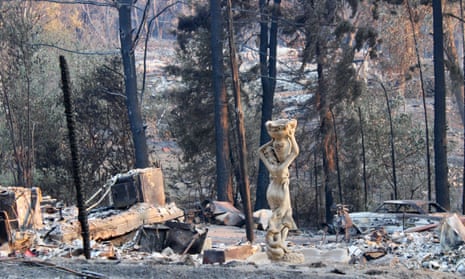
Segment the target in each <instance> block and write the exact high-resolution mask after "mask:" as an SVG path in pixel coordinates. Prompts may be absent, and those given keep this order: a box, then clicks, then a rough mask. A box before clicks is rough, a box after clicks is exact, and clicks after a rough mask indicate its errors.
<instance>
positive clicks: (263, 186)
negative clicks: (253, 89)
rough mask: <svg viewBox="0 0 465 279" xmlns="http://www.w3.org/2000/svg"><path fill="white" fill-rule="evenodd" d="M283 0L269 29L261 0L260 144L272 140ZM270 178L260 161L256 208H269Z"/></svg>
mask: <svg viewBox="0 0 465 279" xmlns="http://www.w3.org/2000/svg"><path fill="white" fill-rule="evenodd" d="M280 5H281V0H274V5H273V10H272V14H271V26H270V28H269V29H268V23H269V15H268V13H267V8H266V6H267V1H265V0H260V1H259V9H260V48H259V51H260V75H261V82H262V92H263V96H262V117H261V126H260V127H261V128H260V146H262V145H263V144H265V143H267V142H268V141H269V140H270V136H269V135H268V133H267V131H266V127H265V123H266V121H268V120H271V119H272V117H273V99H274V91H275V85H276V53H277V46H278V43H277V36H278V16H279V12H280ZM268 54H269V55H268ZM269 183H270V178H269V175H268V170H267V169H266V167H265V165H264V164H263V162H261V161H260V163H259V167H258V180H257V191H256V198H255V210H258V209H262V208H268V202H267V200H266V190H267V188H268V184H269Z"/></svg>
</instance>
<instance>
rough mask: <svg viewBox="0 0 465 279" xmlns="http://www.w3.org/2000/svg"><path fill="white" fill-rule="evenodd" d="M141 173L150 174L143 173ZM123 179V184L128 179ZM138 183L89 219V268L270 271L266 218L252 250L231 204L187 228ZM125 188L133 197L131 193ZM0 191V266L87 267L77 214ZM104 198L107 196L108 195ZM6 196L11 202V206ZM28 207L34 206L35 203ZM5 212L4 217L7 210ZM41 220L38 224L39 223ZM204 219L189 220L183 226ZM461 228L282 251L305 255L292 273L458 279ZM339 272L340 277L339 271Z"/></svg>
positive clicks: (323, 241)
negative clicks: (62, 262) (347, 271)
mask: <svg viewBox="0 0 465 279" xmlns="http://www.w3.org/2000/svg"><path fill="white" fill-rule="evenodd" d="M135 173H142V172H132V173H131V176H133V175H134V174H135ZM143 173H144V174H143V175H147V173H150V174H153V173H155V172H151V171H150V170H144V171H143ZM136 175H138V174H136ZM125 179H126V180H125V181H126V182H124V183H127V181H128V180H127V177H126V178H125ZM114 181H120V182H121V181H122V180H114ZM134 181H136V182H135V183H134ZM140 181H142V180H141V179H140V178H136V179H134V180H133V182H131V183H132V184H131V185H132V186H128V185H129V184H128V185H126V186H124V188H125V189H126V190H127V191H129V192H131V191H132V193H139V194H137V195H138V199H140V200H137V199H136V201H137V202H135V203H134V204H132V201H131V202H129V203H126V205H125V206H113V207H112V206H110V207H101V208H94V209H92V210H90V211H89V214H88V217H89V231H90V240H91V250H92V252H91V258H92V259H93V260H97V259H100V260H107V261H129V262H134V261H136V262H137V261H152V262H156V263H163V264H166V263H182V264H184V265H190V266H196V267H197V266H200V265H208V264H220V265H226V264H229V263H232V262H234V263H244V264H246V263H253V264H254V265H256V266H267V265H270V266H273V264H275V262H274V261H273V260H272V259H270V258H269V257H268V256H267V253H266V250H267V246H266V243H265V237H266V231H265V230H266V229H267V227H268V221H269V217H270V215H271V214H270V211H269V210H260V211H257V212H255V213H254V218H255V223H256V232H255V234H256V236H257V238H256V242H254V243H249V242H248V241H246V236H245V230H244V228H242V227H241V224H243V219H242V217H241V216H243V215H241V212H240V211H239V210H238V209H236V208H234V206H232V205H231V204H229V203H225V202H218V201H211V200H208V201H205V202H204V203H203V208H202V209H201V210H200V211H199V212H197V213H196V214H198V215H202V218H203V221H209V222H207V223H202V224H200V223H199V222H189V221H188V222H186V218H185V217H186V216H187V215H188V213H187V212H190V213H189V214H191V213H192V212H194V211H185V210H182V209H180V208H178V207H177V206H176V204H175V203H164V202H162V201H160V200H159V199H156V198H154V197H150V196H147V195H144V191H145V190H144V187H145V189H149V190H150V189H151V187H162V186H163V185H162V184H159V185H158V186H151V187H148V186H147V185H145V186H144V185H140V184H139V183H140ZM142 183H145V182H142ZM116 184H118V183H116ZM116 184H115V185H116ZM121 187H122V186H121ZM130 187H136V188H137V189H138V190H134V191H133V190H130ZM147 187H148V188H147ZM0 190H1V191H2V192H1V193H0V206H1V205H2V204H8V205H9V206H16V209H17V211H15V212H13V211H6V210H3V211H0V213H2V214H3V215H1V214H0V259H24V260H28V261H29V260H31V259H34V260H36V261H37V262H38V263H42V262H43V263H42V264H46V261H48V260H50V259H57V258H63V259H84V255H83V249H82V247H83V245H82V240H81V236H80V227H79V222H78V221H77V217H76V216H77V208H76V207H73V206H71V207H65V206H63V205H62V204H60V202H58V201H56V200H55V199H52V198H50V197H42V196H41V194H40V189H39V188H35V189H34V191H32V190H31V189H23V188H21V187H13V188H10V187H2V188H0ZM120 190H121V189H120ZM120 190H118V191H117V192H118V193H120V192H119V191H120ZM158 190H159V189H158ZM106 191H107V192H108V193H111V190H110V191H108V189H106ZM138 191H139V192H138ZM2 193H3V194H2ZM6 193H8V194H6ZM34 193H35V194H34ZM137 195H136V196H137ZM11 196H15V197H16V198H15V202H13V199H11ZM2 197H3V199H2ZM114 197H116V199H119V201H117V203H118V204H119V205H122V204H124V202H125V201H130V199H126V198H123V197H118V195H114ZM141 197H142V198H141ZM32 199H36V200H35V202H32ZM116 199H113V201H116ZM144 199H147V201H148V202H146V201H145V200H144ZM133 201H134V199H133ZM3 209H6V206H5V205H4V207H3ZM232 216H233V217H232ZM341 216H343V214H341ZM39 217H40V219H41V220H42V221H41V222H38V221H37V220H38V218H39ZM202 218H198V216H195V214H194V216H193V218H190V219H189V218H188V220H191V221H192V220H197V221H198V220H200V219H202ZM341 220H342V218H341ZM344 221H345V219H344ZM463 222H464V219H463V217H462V216H458V215H456V214H449V215H448V216H446V217H445V218H444V219H443V220H442V221H441V222H440V223H439V224H430V225H428V226H418V227H413V228H409V229H407V230H403V231H394V232H390V231H387V230H385V229H383V228H378V229H374V230H370V233H368V234H365V235H352V236H351V238H350V239H346V242H339V241H337V236H334V235H326V234H325V233H323V232H309V231H305V230H301V231H300V233H299V234H294V233H293V234H290V235H289V237H288V240H287V241H286V246H287V248H286V249H288V250H289V251H290V252H292V253H298V254H301V255H303V258H304V261H303V262H302V263H299V264H295V263H294V264H293V265H295V266H301V267H307V268H308V267H311V268H316V267H318V266H331V265H333V264H345V265H353V266H357V265H364V266H365V265H373V266H379V265H385V266H390V267H392V268H396V267H399V266H402V268H407V269H410V270H429V271H432V272H448V273H450V274H456V275H460V276H463V275H465V260H464V258H465V245H464V243H465V242H464V241H465V227H464V225H463ZM347 223H350V222H347ZM341 224H342V225H344V222H342V223H341ZM338 270H339V271H341V272H344V270H343V269H338Z"/></svg>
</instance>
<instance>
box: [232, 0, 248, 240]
mask: <svg viewBox="0 0 465 279" xmlns="http://www.w3.org/2000/svg"><path fill="white" fill-rule="evenodd" d="M227 3H228V32H229V37H228V38H229V59H230V63H231V73H232V79H233V95H234V101H235V107H236V126H237V138H238V139H239V152H238V153H239V165H240V168H239V169H240V179H239V181H238V183H239V189H240V192H241V196H242V203H243V206H244V215H245V227H246V236H247V240H248V241H249V242H253V240H254V233H253V218H252V217H253V216H252V206H251V202H250V185H249V172H248V164H247V145H246V140H245V139H246V138H245V124H244V113H243V111H242V103H241V85H240V80H239V66H238V65H237V55H236V44H235V40H234V33H233V32H234V28H233V15H232V7H231V6H232V4H231V0H228V1H227Z"/></svg>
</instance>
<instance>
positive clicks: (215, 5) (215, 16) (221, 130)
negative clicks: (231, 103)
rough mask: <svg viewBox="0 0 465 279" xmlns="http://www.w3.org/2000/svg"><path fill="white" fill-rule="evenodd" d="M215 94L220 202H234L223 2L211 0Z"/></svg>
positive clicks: (218, 196)
mask: <svg viewBox="0 0 465 279" xmlns="http://www.w3.org/2000/svg"><path fill="white" fill-rule="evenodd" d="M210 15H211V27H210V28H211V51H212V72H213V77H212V78H213V94H215V139H216V189H217V198H218V200H220V201H229V202H231V203H232V202H234V200H233V195H232V180H231V179H232V176H231V168H230V165H229V161H230V160H229V142H228V127H229V125H228V123H229V122H228V104H227V96H226V87H225V84H224V71H223V17H222V14H221V1H220V0H211V1H210Z"/></svg>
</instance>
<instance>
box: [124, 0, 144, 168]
mask: <svg viewBox="0 0 465 279" xmlns="http://www.w3.org/2000/svg"><path fill="white" fill-rule="evenodd" d="M118 4H119V5H118V12H119V24H120V41H121V57H122V60H123V68H124V84H125V91H126V106H127V108H128V115H129V124H130V126H131V132H132V140H133V142H134V151H135V167H136V168H146V167H148V166H149V159H148V151H147V141H146V136H145V127H144V123H143V121H142V116H141V111H140V106H139V99H138V96H137V75H136V63H135V57H134V42H133V39H132V27H131V5H132V1H131V0H120V1H119V3H118Z"/></svg>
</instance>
